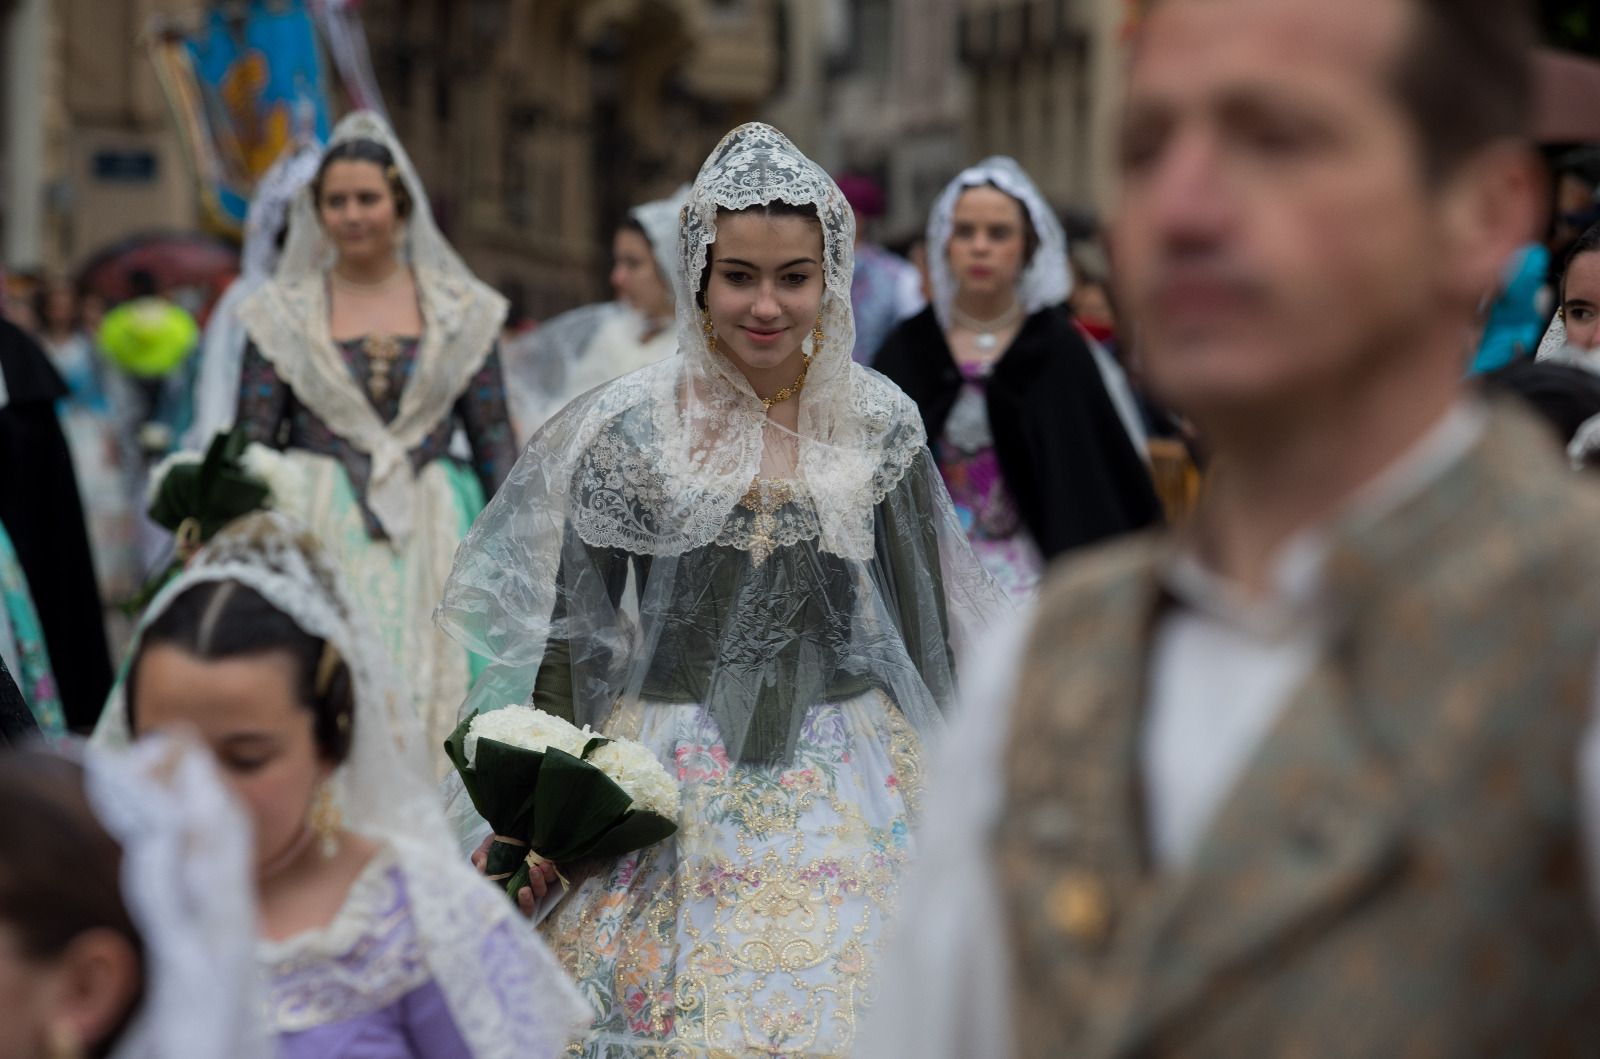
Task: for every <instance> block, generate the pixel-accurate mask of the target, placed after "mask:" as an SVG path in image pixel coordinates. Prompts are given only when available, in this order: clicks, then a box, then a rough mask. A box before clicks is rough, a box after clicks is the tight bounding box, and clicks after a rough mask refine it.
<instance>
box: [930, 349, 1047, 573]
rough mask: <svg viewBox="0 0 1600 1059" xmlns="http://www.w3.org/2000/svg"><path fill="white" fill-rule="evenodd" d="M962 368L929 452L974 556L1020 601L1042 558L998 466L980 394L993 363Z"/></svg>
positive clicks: (982, 394)
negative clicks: (941, 432)
mask: <svg viewBox="0 0 1600 1059" xmlns="http://www.w3.org/2000/svg"><path fill="white" fill-rule="evenodd" d="M960 367H961V376H962V384H961V395H960V396H959V397H957V398H956V403H955V406H954V407H953V408H951V409H950V416H949V418H948V419H946V420H945V425H944V435H943V436H942V437H940V438H939V439H938V440H937V441H935V442H934V444H933V455H934V457H935V459H936V460H937V461H938V463H939V472H940V474H942V475H943V476H944V482H945V486H946V487H947V488H949V490H950V499H951V500H953V501H954V502H955V506H956V514H957V515H958V516H959V517H960V518H961V525H962V528H963V529H965V530H966V531H967V538H968V539H969V540H970V541H971V542H972V550H973V551H975V552H977V554H978V561H979V562H981V563H982V564H983V567H984V569H985V570H988V571H989V573H990V574H991V575H992V576H993V577H994V579H995V580H996V581H998V582H999V584H1000V587H1001V588H1002V589H1004V590H1005V593H1006V595H1007V596H1009V597H1010V598H1011V599H1012V601H1013V602H1017V603H1023V602H1026V601H1027V600H1029V599H1031V598H1032V597H1033V594H1034V592H1035V591H1036V590H1037V589H1038V587H1039V579H1040V577H1041V576H1042V575H1043V573H1044V566H1045V562H1044V557H1043V556H1042V555H1041V554H1040V552H1039V546H1038V545H1037V544H1035V543H1034V541H1033V537H1032V536H1031V535H1030V534H1029V533H1028V529H1027V527H1026V526H1024V525H1023V524H1022V514H1021V512H1019V511H1018V510H1017V502H1016V499H1015V498H1014V497H1013V496H1012V495H1011V490H1010V488H1008V487H1007V485H1006V480H1005V476H1004V475H1003V474H1002V473H1001V471H1000V457H999V456H998V454H996V452H995V448H994V434H993V433H992V432H991V430H990V428H989V407H988V403H987V401H986V399H985V395H984V386H985V384H986V382H987V380H988V376H989V372H990V370H991V369H992V366H990V365H982V364H963V365H961V366H960Z"/></svg>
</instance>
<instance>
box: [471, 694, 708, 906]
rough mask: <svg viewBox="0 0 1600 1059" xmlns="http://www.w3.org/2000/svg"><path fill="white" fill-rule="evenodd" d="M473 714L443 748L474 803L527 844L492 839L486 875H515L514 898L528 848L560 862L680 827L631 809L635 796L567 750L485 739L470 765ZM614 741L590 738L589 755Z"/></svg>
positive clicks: (500, 829)
mask: <svg viewBox="0 0 1600 1059" xmlns="http://www.w3.org/2000/svg"><path fill="white" fill-rule="evenodd" d="M475 716H476V715H474V717H475ZM474 717H469V718H467V719H466V720H464V721H462V722H461V723H460V724H459V725H457V726H456V730H455V731H454V732H452V733H450V737H449V738H448V739H446V740H445V744H444V749H445V754H446V756H447V757H449V759H450V762H451V764H453V765H454V766H455V769H456V771H457V772H458V773H459V774H460V775H461V782H462V785H463V786H464V787H465V788H466V792H467V797H468V798H470V799H471V800H472V805H473V808H474V809H476V810H477V812H478V815H479V816H481V817H483V819H484V820H485V821H487V822H488V824H489V827H490V828H491V829H492V830H493V831H494V833H495V834H496V835H501V836H504V837H506V838H510V839H514V840H518V841H522V842H526V843H527V846H518V845H515V844H510V843H505V842H494V843H492V844H491V845H490V847H489V853H488V863H487V864H486V865H485V869H484V873H485V874H486V875H489V876H496V875H504V874H506V873H508V872H509V873H511V876H510V878H509V879H507V880H506V882H505V891H506V895H507V896H508V897H510V898H512V899H513V900H515V899H516V894H517V891H518V890H520V889H521V888H522V887H524V886H526V885H528V876H529V869H528V866H527V864H526V863H525V862H526V858H527V855H528V853H529V851H530V850H532V851H535V852H537V853H538V854H539V855H540V856H541V857H544V858H545V859H546V860H550V861H553V862H555V863H557V864H566V863H571V862H573V861H578V860H584V859H586V858H589V857H619V856H622V855H623V854H625V853H631V852H633V851H634V850H636V849H643V848H644V847H645V846H650V845H654V844H655V843H657V842H660V841H661V840H662V839H664V838H666V837H668V836H669V835H671V834H672V833H673V832H675V831H676V830H677V829H678V825H677V824H676V823H675V822H674V821H671V820H668V819H666V818H665V817H662V816H658V815H657V814H655V813H649V812H644V811H640V810H635V809H633V808H631V806H632V805H633V799H632V798H631V797H630V796H629V795H628V793H627V792H626V791H624V790H623V789H622V788H621V787H619V786H618V785H617V784H616V782H615V781H614V780H612V779H611V777H609V776H607V775H606V774H605V773H604V772H602V771H601V770H600V769H599V768H598V767H597V766H595V765H594V764H592V763H591V762H589V761H586V760H584V759H582V758H576V757H573V756H572V755H571V754H568V753H566V752H565V751H563V750H558V749H555V748H553V747H552V748H548V749H546V750H543V751H537V750H526V749H523V748H521V747H514V746H509V745H507V744H505V743H501V742H498V741H496V740H493V739H488V738H479V739H478V742H477V760H476V761H475V762H474V763H471V764H469V763H468V761H467V753H466V738H467V731H468V729H469V728H470V727H471V724H472V721H473V719H474ZM608 742H610V740H608V739H605V738H596V739H592V740H590V741H589V743H588V744H587V745H586V746H585V747H584V753H585V754H589V753H592V752H593V751H594V750H595V749H596V748H598V747H601V746H604V745H605V744H606V743H608Z"/></svg>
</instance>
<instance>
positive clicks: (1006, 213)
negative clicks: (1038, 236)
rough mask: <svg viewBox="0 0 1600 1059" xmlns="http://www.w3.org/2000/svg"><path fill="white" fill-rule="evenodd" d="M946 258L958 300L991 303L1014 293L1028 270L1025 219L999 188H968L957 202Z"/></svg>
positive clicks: (1018, 207) (1021, 210)
mask: <svg viewBox="0 0 1600 1059" xmlns="http://www.w3.org/2000/svg"><path fill="white" fill-rule="evenodd" d="M951 223H952V227H951V231H950V244H949V246H948V247H946V249H945V254H946V255H947V258H948V260H949V263H950V273H951V275H952V276H954V277H955V281H956V290H957V297H958V298H968V299H973V300H982V301H989V300H992V299H995V298H999V297H1001V296H1003V295H1009V294H1011V293H1014V292H1015V291H1016V289H1017V284H1018V283H1019V282H1020V281H1021V279H1022V272H1023V270H1024V269H1025V268H1027V265H1028V261H1027V253H1028V234H1027V233H1028V215H1027V211H1026V210H1024V209H1023V206H1022V203H1020V202H1018V201H1017V200H1016V199H1014V198H1012V197H1011V196H1010V195H1007V194H1006V193H1005V192H1004V191H1001V190H1000V189H999V188H992V187H975V188H968V189H967V190H966V191H964V192H962V193H961V197H960V198H958V199H956V206H955V210H954V212H953V213H952V215H951Z"/></svg>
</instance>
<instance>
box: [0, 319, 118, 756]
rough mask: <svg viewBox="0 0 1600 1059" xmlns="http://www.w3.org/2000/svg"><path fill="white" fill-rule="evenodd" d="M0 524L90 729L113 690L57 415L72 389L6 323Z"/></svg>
mask: <svg viewBox="0 0 1600 1059" xmlns="http://www.w3.org/2000/svg"><path fill="white" fill-rule="evenodd" d="M0 371H3V372H4V373H5V380H6V389H7V391H8V392H9V395H10V396H9V401H8V403H7V404H6V405H5V407H3V408H0V524H3V525H4V526H5V528H6V532H7V533H8V534H9V535H10V537H11V543H12V544H14V545H15V546H16V550H17V561H18V562H19V563H20V564H21V565H22V573H23V575H24V576H25V577H26V578H27V579H28V588H29V590H30V591H31V593H32V595H33V604H34V607H35V608H36V609H37V610H38V612H39V624H40V625H41V626H43V628H44V642H45V648H46V650H48V651H49V653H50V664H51V668H52V669H54V670H55V677H56V684H57V686H58V687H59V688H60V689H61V705H62V708H63V710H64V711H65V712H66V715H67V725H68V726H69V727H70V728H73V729H74V730H77V731H87V730H88V729H89V728H91V727H93V725H94V722H95V720H96V719H97V718H98V717H99V716H100V710H101V708H102V707H103V706H104V705H105V701H106V695H107V693H108V692H109V691H110V690H111V656H110V652H109V651H108V649H107V647H106V633H105V623H104V616H103V615H102V613H101V609H100V590H99V588H98V586H97V585H96V584H95V577H94V560H93V558H91V556H90V552H89V532H88V530H87V529H86V528H85V526H84V521H83V505H82V504H81V503H80V502H79V498H78V481H77V478H76V476H75V475H74V474H73V472H72V454H71V452H70V451H69V450H68V449H67V439H66V436H65V435H64V434H62V432H61V423H60V421H59V420H58V419H57V418H56V402H57V401H58V400H60V399H61V398H62V397H65V396H66V394H67V386H66V384H65V383H64V382H62V381H61V376H59V375H57V374H56V370H55V368H54V367H53V366H52V365H51V364H50V360H49V358H48V356H47V355H46V354H45V352H44V350H42V349H40V348H39V344H38V343H37V342H35V341H34V340H33V339H32V338H29V337H28V335H27V334H26V333H24V332H23V331H22V330H21V329H20V328H18V327H17V326H16V325H15V324H12V323H10V322H9V321H6V320H0Z"/></svg>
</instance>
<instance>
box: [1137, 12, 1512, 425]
mask: <svg viewBox="0 0 1600 1059" xmlns="http://www.w3.org/2000/svg"><path fill="white" fill-rule="evenodd" d="M1411 17H1412V14H1411V9H1410V5H1409V4H1408V3H1406V2H1405V0H1346V2H1344V3H1339V4H1327V3H1324V2H1322V0H1165V2H1163V3H1162V4H1160V5H1159V6H1158V7H1156V8H1155V9H1154V10H1153V11H1152V13H1151V14H1150V16H1149V18H1148V20H1147V22H1146V23H1145V24H1144V26H1143V27H1142V28H1141V30H1140V36H1139V41H1138V46H1137V51H1136V53H1135V56H1134V61H1133V65H1132V68H1131V74H1130V81H1129V92H1128V103H1127V109H1126V116H1125V119H1124V123H1123V127H1122V130H1121V134H1120V139H1121V143H1120V148H1119V155H1120V157H1119V168H1120V171H1121V185H1122V188H1121V195H1122V197H1121V202H1120V204H1119V207H1118V210H1117V214H1116V218H1115V223H1114V226H1113V238H1114V256H1115V262H1116V269H1117V281H1116V287H1117V290H1118V295H1119V299H1120V303H1121V307H1122V309H1123V310H1124V312H1125V313H1126V314H1127V315H1128V316H1129V317H1130V322H1131V323H1132V324H1133V326H1134V327H1135V328H1136V329H1137V331H1138V333H1139V338H1140V348H1141V356H1142V358H1143V362H1144V367H1145V370H1146V372H1147V375H1148V381H1149V383H1150V385H1151V387H1152V388H1153V389H1154V390H1155V392H1156V394H1157V396H1158V397H1160V398H1161V399H1162V400H1164V401H1165V402H1166V403H1168V404H1169V405H1171V406H1173V407H1175V408H1176V409H1178V410H1179V411H1183V412H1187V413H1189V414H1192V415H1194V416H1196V417H1197V418H1201V417H1203V416H1206V415H1210V414H1215V413H1223V414H1226V413H1230V412H1255V413H1260V412H1263V411H1270V410H1272V409H1274V408H1276V409H1289V408H1292V407H1293V405H1294V403H1295V402H1297V401H1301V402H1303V401H1307V400H1315V399H1317V395H1319V394H1324V393H1327V392H1329V391H1330V390H1336V389H1338V388H1339V387H1342V386H1345V385H1348V384H1349V383H1350V382H1351V381H1353V380H1359V379H1361V378H1363V377H1367V376H1370V375H1372V374H1374V373H1379V372H1382V371H1383V369H1384V366H1385V363H1386V362H1387V360H1388V358H1392V357H1395V356H1397V355H1402V354H1403V351H1404V350H1405V349H1406V347H1407V346H1408V345H1414V344H1416V343H1417V342H1419V341H1421V340H1423V338H1424V337H1431V336H1436V335H1437V334H1438V329H1439V327H1440V323H1439V321H1440V319H1441V318H1445V317H1448V316H1450V314H1451V313H1452V312H1454V311H1456V310H1459V309H1461V308H1462V306H1465V307H1466V309H1465V310H1464V311H1463V313H1462V315H1463V316H1464V318H1470V310H1471V306H1472V305H1473V304H1474V303H1475V300H1476V299H1477V298H1478V297H1481V295H1482V292H1484V291H1487V290H1490V289H1492V287H1493V285H1494V283H1495V282H1496V277H1495V270H1496V269H1498V267H1499V263H1500V259H1499V258H1494V259H1490V260H1485V254H1484V253H1483V252H1481V251H1482V250H1483V247H1481V246H1479V245H1476V244H1474V245H1471V246H1467V245H1465V244H1464V243H1463V242H1462V241H1461V240H1460V239H1458V236H1461V233H1462V231H1463V229H1464V223H1463V220H1462V218H1463V217H1464V216H1468V215H1467V214H1466V213H1465V212H1464V209H1465V203H1464V196H1465V195H1466V194H1467V191H1466V190H1465V189H1464V186H1463V185H1461V183H1460V181H1458V180H1457V178H1456V177H1455V176H1452V175H1446V176H1445V177H1442V178H1439V179H1438V180H1433V179H1430V178H1429V177H1428V175H1427V172H1426V169H1427V167H1426V165H1425V164H1424V159H1423V157H1422V152H1421V143H1420V140H1419V135H1418V132H1417V130H1416V127H1415V125H1414V123H1413V121H1412V119H1411V116H1410V115H1409V114H1408V113H1407V112H1406V111H1405V109H1404V108H1403V106H1402V104H1401V102H1400V99H1399V97H1398V94H1397V93H1396V91H1395V88H1394V84H1393V83H1394V74H1393V71H1394V70H1395V69H1396V66H1397V63H1398V62H1399V60H1400V56H1401V55H1402V54H1403V50H1404V46H1405V44H1406V42H1407V41H1408V39H1409V37H1408V34H1409V33H1410V32H1411V29H1410V19H1411ZM1480 242H1481V241H1480ZM1464 326H1465V325H1464V324H1463V328H1464ZM1280 414H1281V413H1280ZM1202 426H1204V424H1203V423H1202Z"/></svg>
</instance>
